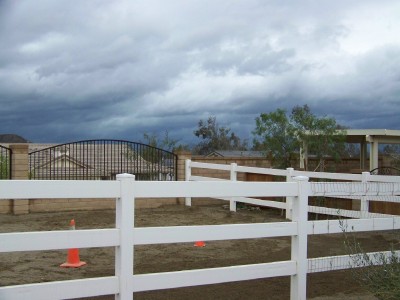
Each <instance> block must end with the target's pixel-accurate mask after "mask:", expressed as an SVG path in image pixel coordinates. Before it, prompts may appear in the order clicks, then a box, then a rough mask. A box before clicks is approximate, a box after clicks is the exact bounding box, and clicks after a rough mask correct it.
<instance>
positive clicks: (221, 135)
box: [194, 116, 247, 155]
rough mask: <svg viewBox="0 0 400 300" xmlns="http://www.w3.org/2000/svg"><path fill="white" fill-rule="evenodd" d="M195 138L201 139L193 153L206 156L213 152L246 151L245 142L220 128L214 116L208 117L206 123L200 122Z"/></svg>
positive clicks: (226, 128) (227, 130)
mask: <svg viewBox="0 0 400 300" xmlns="http://www.w3.org/2000/svg"><path fill="white" fill-rule="evenodd" d="M194 134H195V136H197V137H198V138H200V139H201V142H199V143H198V144H197V145H196V146H195V147H194V152H196V153H198V154H202V155H204V154H207V153H210V152H211V151H215V150H246V149H247V144H246V141H243V142H242V141H241V140H240V138H239V137H238V136H237V135H236V134H235V133H234V132H231V129H230V128H229V127H224V126H222V127H220V126H219V125H218V123H217V118H216V117H215V116H210V117H209V118H208V119H207V120H206V121H203V120H200V121H199V123H198V129H197V130H195V131H194Z"/></svg>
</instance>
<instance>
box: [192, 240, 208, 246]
mask: <svg viewBox="0 0 400 300" xmlns="http://www.w3.org/2000/svg"><path fill="white" fill-rule="evenodd" d="M194 246H195V247H205V246H206V243H205V242H203V241H198V242H195V243H194Z"/></svg>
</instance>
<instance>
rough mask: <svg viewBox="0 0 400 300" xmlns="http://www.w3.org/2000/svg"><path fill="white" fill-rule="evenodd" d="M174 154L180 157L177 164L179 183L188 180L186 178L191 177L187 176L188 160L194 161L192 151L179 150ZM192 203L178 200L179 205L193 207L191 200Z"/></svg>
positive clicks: (183, 199)
mask: <svg viewBox="0 0 400 300" xmlns="http://www.w3.org/2000/svg"><path fill="white" fill-rule="evenodd" d="M174 154H175V155H176V156H177V157H178V162H177V169H178V170H177V172H176V173H177V174H178V175H177V177H178V178H176V180H177V181H184V180H186V176H190V174H188V175H186V170H187V169H186V160H188V159H192V153H191V152H190V151H186V150H178V151H175V152H174ZM189 202H190V203H188V200H187V199H185V198H177V203H179V204H186V203H188V204H186V205H189V206H191V200H190V201H189Z"/></svg>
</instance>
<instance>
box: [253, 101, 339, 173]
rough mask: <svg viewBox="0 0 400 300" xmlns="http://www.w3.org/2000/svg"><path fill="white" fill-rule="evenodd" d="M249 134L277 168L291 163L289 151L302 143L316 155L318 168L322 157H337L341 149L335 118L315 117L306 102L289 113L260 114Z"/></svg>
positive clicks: (322, 166)
mask: <svg viewBox="0 0 400 300" xmlns="http://www.w3.org/2000/svg"><path fill="white" fill-rule="evenodd" d="M253 135H254V136H255V139H254V147H255V149H257V150H261V149H263V150H265V151H267V153H269V154H270V155H271V156H272V159H273V164H274V165H275V166H276V167H279V168H286V167H290V166H291V154H292V153H293V152H295V151H297V150H298V149H300V148H301V146H302V144H303V142H304V143H306V144H307V145H308V149H309V152H310V153H312V154H314V155H316V157H317V158H318V160H319V167H320V170H321V171H322V170H323V169H324V161H325V159H326V156H331V157H334V158H335V159H339V158H340V153H341V152H342V151H343V149H344V148H343V147H344V131H343V130H341V129H340V126H339V125H338V124H337V123H336V121H335V119H333V118H328V117H317V116H315V115H314V114H313V113H312V112H311V110H310V108H309V107H308V106H307V105H304V106H295V107H294V108H293V109H292V112H291V115H290V116H288V114H287V112H286V110H283V109H277V110H276V111H274V112H271V113H262V114H260V116H259V117H257V118H256V129H255V130H254V131H253Z"/></svg>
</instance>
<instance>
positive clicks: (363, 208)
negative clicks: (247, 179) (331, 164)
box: [185, 160, 400, 219]
mask: <svg viewBox="0 0 400 300" xmlns="http://www.w3.org/2000/svg"><path fill="white" fill-rule="evenodd" d="M195 168H197V169H210V170H219V171H227V172H230V179H221V178H214V177H205V176H194V175H192V169H195ZM239 172H242V173H253V174H264V175H273V176H281V177H285V178H286V182H291V181H292V178H293V177H296V176H306V177H308V178H316V179H328V180H337V181H352V182H362V183H372V182H376V183H382V182H385V183H393V184H396V183H400V176H384V175H370V173H369V172H363V173H362V174H344V173H328V172H308V171H296V170H294V169H293V168H287V169H286V170H281V169H271V168H257V167H246V166H238V165H237V164H236V163H232V164H230V165H222V164H210V163H199V162H194V161H191V160H187V161H186V168H185V180H187V181H210V180H213V181H229V180H230V181H236V180H237V173H239ZM331 184H334V183H331ZM323 186H325V185H323ZM377 186H380V185H377ZM315 187H318V186H317V185H316V186H315ZM318 195H323V196H329V195H328V194H326V193H320V194H318V193H317V192H316V191H315V190H313V191H311V193H310V196H318ZM346 195H347V194H346ZM346 195H344V196H338V197H337V198H341V199H348V200H349V201H351V200H360V209H359V211H354V210H344V209H341V210H340V212H339V213H340V215H341V216H342V217H352V218H375V217H392V215H385V214H378V213H371V212H369V201H372V200H373V201H386V202H387V201H389V202H400V193H398V194H394V195H392V198H390V199H389V198H388V195H383V196H380V195H376V194H375V195H370V196H364V195H354V194H349V195H348V196H346ZM219 199H221V200H226V201H229V202H230V205H229V206H230V210H231V211H236V203H237V202H242V203H247V204H254V205H261V206H268V207H272V208H279V209H284V210H286V218H287V219H291V218H292V217H291V215H292V208H291V207H292V201H293V199H292V197H286V201H285V202H279V201H270V200H260V199H253V198H247V197H240V198H230V199H229V198H219ZM185 204H186V205H187V206H190V205H191V199H190V198H186V200H185ZM308 211H309V212H312V213H322V214H327V215H334V216H337V215H338V210H337V209H329V208H326V207H319V206H311V205H310V206H309V207H308Z"/></svg>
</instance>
